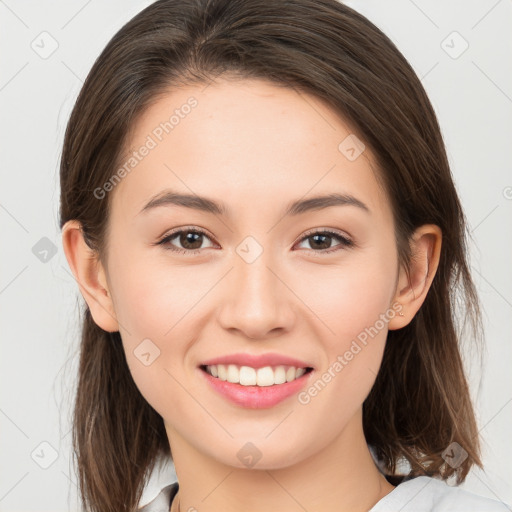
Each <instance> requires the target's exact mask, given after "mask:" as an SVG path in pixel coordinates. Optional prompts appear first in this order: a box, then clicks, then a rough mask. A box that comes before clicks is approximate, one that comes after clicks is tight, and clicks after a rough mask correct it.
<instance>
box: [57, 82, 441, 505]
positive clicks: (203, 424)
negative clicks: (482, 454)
mask: <svg viewBox="0 0 512 512" xmlns="http://www.w3.org/2000/svg"><path fill="white" fill-rule="evenodd" d="M191 96H194V98H196V99H197V101H198V105H197V107H195V108H194V109H193V110H192V111H191V113H190V114H189V115H188V116H186V117H184V118H183V119H180V122H179V124H178V125H176V126H175V127H174V129H173V130H172V132H171V133H169V134H168V135H166V136H165V137H164V138H163V140H162V141H161V142H160V143H159V144H158V146H157V147H156V148H154V149H152V150H151V151H150V153H149V154H148V156H146V157H145V158H144V159H143V160H142V161H141V162H140V163H139V164H138V165H137V167H136V168H135V169H134V170H133V171H132V172H131V173H129V174H128V175H127V176H126V177H125V178H124V179H123V180H122V181H121V182H120V183H119V184H118V185H117V186H116V187H115V189H114V190H113V191H112V192H110V194H112V196H111V198H110V199H111V200H112V205H111V206H112V209H111V218H110V224H109V232H108V239H109V250H108V255H107V261H106V263H105V265H102V264H101V262H99V260H98V259H97V258H96V255H95V253H93V252H92V251H91V250H90V249H89V248H88V247H87V246H86V245H85V243H84V241H83V237H82V233H81V231H80V230H79V227H80V226H79V224H78V223H77V222H76V221H70V222H68V223H67V224H66V225H65V226H64V228H63V245H64V250H65V254H66V257H67V259H68V262H69V265H70V268H71V269H72V271H73V274H74V276H75V278H76V279H77V281H78V283H79V286H80V290H81V293H82V295H83V296H84V298H85V300H86V301H87V303H88V305H89V308H90V310H91V313H92V315H93V318H94V320H95V322H96V323H97V324H98V325H99V326H100V327H101V328H103V329H104V330H106V331H111V332H112V331H117V330H119V331H120V333H121V337H122V342H123V346H124V349H125V353H126V357H127V361H128V365H129V367H130V371H131V373H132V375H133V379H134V381H135V383H136V385H137V386H138V388H139V389H140V391H141V393H142V394H143V396H144V397H145V398H146V400H147V401H148V402H149V403H150V404H151V406H152V407H154V408H155V410H156V411H157V412H158V413H159V414H160V415H161V416H162V418H163V419H164V423H165V428H166V431H167V434H168V438H169V443H170V446H171V450H172V453H173V457H174V462H175V466H176V471H177V475H178V479H179V482H180V490H179V502H180V509H181V510H182V511H185V510H189V508H190V507H195V508H196V509H197V510H201V512H203V511H205V512H206V511H226V512H228V511H235V510H236V511H239V510H245V511H248V512H251V511H261V510H280V511H283V512H287V511H290V512H291V511H294V512H295V511H303V510H304V509H306V510H310V511H312V510H322V511H325V512H329V511H334V510H336V511H338V512H339V511H340V510H344V511H363V510H364V511H367V510H369V509H370V508H371V507H372V506H373V505H375V503H377V502H378V501H379V500H380V499H381V498H383V497H384V496H385V495H386V494H388V493H389V492H391V491H392V490H393V488H394V487H393V486H392V485H390V484H389V483H388V482H387V481H386V480H385V478H384V477H383V476H382V474H381V473H380V472H379V471H378V469H377V467H376V466H375V464H374V462H373V459H372V457H371V454H370V452H369V450H368V446H367V444H366V442H365V439H364V434H363V427H362V403H363V401H364V399H365V398H366V396H367V395H368V393H369V392H370V390H371V388H372V386H373V383H374V381H375V377H376V374H377V372H378V369H379V366H380V363H381V360H382V355H383V351H384V347H385V342H386V335H387V332H388V329H400V328H401V327H403V326H404V325H406V324H408V323H409V322H410V321H411V319H412V318H413V317H414V315H415V314H416V312H417V311H418V309H419V308H420V306H421V304H422V303H423V301H424V299H425V296H426V294H427V292H428V289H429V287H430V285H431V283H432V279H433V277H434V274H435V272H436V269H437V265H438V262H439V252H440V247H441V232H440V230H439V228H438V227H437V226H434V225H424V226H422V227H420V228H419V229H418V230H417V231H416V233H415V234H414V237H413V239H412V240H411V245H412V247H413V253H414V255H415V257H414V259H413V261H412V266H411V268H410V275H409V278H408V276H407V274H406V272H405V271H404V269H401V268H399V265H398V259H397V257H398V256H397V249H396V243H395V238H394V221H393V216H392V213H391V207H390V202H389V199H388V198H387V196H386V194H385V192H384V191H383V190H382V189H381V188H380V186H379V184H378V181H377V179H376V177H375V171H374V170H372V166H373V168H375V160H374V158H373V156H372V155H371V153H370V151H369V149H366V150H365V151H364V152H363V153H362V155H361V156H360V157H359V158H357V159H356V160H354V161H350V160H349V159H347V158H346V156H345V155H344V154H343V153H342V152H340V151H339V149H338V145H339V144H340V142H341V141H343V140H344V139H345V137H347V135H349V134H351V133H353V130H352V129H351V128H350V127H349V126H348V125H347V124H346V123H345V122H344V121H343V120H342V119H340V118H339V117H338V116H337V115H336V114H335V113H334V112H333V111H332V109H330V108H329V106H328V105H326V104H324V103H323V102H322V101H321V100H320V99H318V98H315V97H313V96H310V95H306V94H304V93H300V94H299V93H298V92H297V91H295V90H293V89H288V88H283V87H278V86H275V85H272V84H270V83H267V82H264V81H260V80H243V81H234V80H232V81H229V80H226V79H223V80H217V81H216V82H215V83H213V84H211V85H209V86H208V87H206V88H205V86H204V85H201V86H188V87H183V88H180V89H179V90H173V91H171V92H169V93H168V94H166V95H164V96H163V97H161V98H160V99H158V101H156V103H154V104H153V105H152V106H151V107H150V108H149V109H148V110H147V111H146V112H145V114H144V115H143V116H142V117H141V118H140V119H139V120H138V122H137V124H136V126H134V130H133V132H132V134H131V138H130V141H129V144H128V145H127V148H128V149H130V150H133V149H136V148H139V147H140V146H141V145H142V144H143V143H144V141H145V140H146V138H147V136H148V134H151V133H152V130H154V128H155V127H156V126H158V125H159V123H161V122H162V121H163V120H165V119H168V118H169V115H170V114H171V113H172V111H173V110H174V109H176V108H179V107H180V105H183V104H185V103H186V101H187V99H189V98H190V97H191ZM164 189H173V190H175V191H178V192H182V193H193V194H196V195H199V196H207V197H209V198H212V199H214V200H216V201H219V202H224V203H225V205H226V208H229V210H230V211H231V216H221V215H215V214H212V213H207V212H202V211H198V210H193V209H190V208H186V207H182V206H164V207H160V208H155V209H153V210H149V211H146V212H144V213H139V212H140V211H141V209H142V208H143V206H144V205H145V204H146V203H147V202H148V201H149V200H150V199H151V198H152V197H153V196H155V195H156V194H158V193H160V192H161V191H162V190H164ZM333 192H339V193H347V194H351V195H353V196H355V197H356V198H357V199H359V200H360V201H362V202H363V203H365V204H366V205H367V206H368V208H369V210H370V212H369V213H367V212H365V211H364V210H362V209H360V208H357V207H355V206H347V205H345V206H333V207H329V208H325V209H321V210H316V211H308V212H306V213H303V214H301V215H297V216H294V217H292V216H288V217H283V214H284V210H285V207H286V206H287V205H288V203H289V202H291V201H293V200H297V199H304V198H309V197H312V196H314V195H323V194H329V193H333ZM179 227H184V228H187V227H188V228H190V227H198V228H203V229H204V230H206V231H207V232H208V233H209V235H211V236H209V238H208V237H204V238H203V239H202V240H203V242H202V245H201V241H199V242H198V243H197V245H196V247H200V250H199V252H198V253H195V254H190V253H189V254H188V255H187V254H179V253H175V252H172V251H171V250H166V249H165V248H164V247H163V246H162V245H155V244H156V242H158V241H159V240H160V239H161V238H163V236H164V235H165V234H168V233H169V232H170V231H171V230H172V229H174V228H179ZM316 228H318V231H322V229H326V228H330V229H331V230H334V231H336V232H339V233H340V234H341V235H343V236H345V237H348V238H350V239H351V240H353V242H354V244H355V245H354V246H352V247H345V246H343V245H339V244H340V242H339V241H338V240H337V239H336V238H332V239H330V240H329V239H328V240H327V242H326V245H325V246H324V247H327V249H318V248H316V247H318V245H317V246H315V245H314V240H311V238H310V237H309V238H308V237H305V236H304V234H305V233H306V232H307V231H308V230H311V229H316ZM247 236H251V237H253V238H254V239H255V240H256V241H257V243H258V244H259V246H260V247H261V248H262V250H263V252H262V253H261V255H260V256H259V257H258V258H257V259H256V260H255V261H253V262H251V263H248V262H247V261H245V260H244V259H243V258H242V257H240V256H239V254H238V253H237V252H236V249H237V247H238V246H239V244H240V243H241V242H242V241H243V240H244V239H245V237H247ZM172 243H173V244H174V246H175V247H178V248H183V247H184V246H183V245H180V239H179V237H178V238H174V239H173V240H172ZM182 243H183V239H182ZM185 243H186V240H185ZM167 244H168V245H171V242H168V243H167ZM329 244H330V245H329ZM187 247H190V245H189V246H187ZM321 247H322V246H321ZM332 249H337V250H335V251H333V252H330V253H328V254H323V255H322V254H320V253H321V251H322V250H323V251H324V253H325V251H327V250H332ZM189 251H190V249H189ZM397 303H400V304H401V305H402V308H403V309H402V312H403V316H398V315H395V316H394V317H393V318H392V319H391V320H390V321H389V323H388V324H387V325H385V327H384V328H382V329H381V330H380V331H379V333H378V335H376V336H375V337H373V338H372V339H371V341H370V342H369V343H368V344H367V345H366V346H364V348H363V349H362V350H361V351H360V352H359V353H358V354H357V355H356V356H354V358H353V359H352V360H351V361H350V362H348V364H347V365H346V366H345V367H344V368H343V370H342V371H341V372H338V373H336V376H335V377H334V378H332V380H331V381H330V382H329V383H328V385H326V386H325V388H324V389H322V390H321V391H320V392H319V393H318V394H317V395H316V396H315V397H314V398H313V399H311V401H310V402H309V403H308V404H306V405H303V404H301V403H299V401H298V399H297V395H295V396H292V397H290V398H288V399H286V400H285V401H284V402H281V403H280V404H278V405H276V406H274V407H271V408H267V409H246V408H243V407H240V406H237V405H234V404H232V403H231V402H228V401H227V400H226V399H224V398H223V397H221V396H220V395H218V394H217V393H216V392H214V391H212V390H211V389H210V388H209V386H207V384H206V382H205V380H204V379H203V378H200V377H201V375H200V374H198V372H200V370H198V365H199V364H201V362H202V361H205V360H207V359H210V358H213V357H218V356H221V355H226V354H231V353H234V352H246V353H250V354H262V353H266V352H276V353H279V354H284V355H287V356H291V357H295V358H298V359H301V360H304V361H307V362H309V363H311V364H312V366H314V368H315V370H314V372H312V374H310V376H309V377H308V379H309V381H308V384H307V386H306V387H305V388H304V389H307V387H308V386H310V385H311V384H313V383H314V381H315V380H317V379H318V378H320V377H321V375H322V374H323V373H324V372H326V371H328V368H329V367H330V366H331V365H332V364H333V362H334V361H336V359H337V357H338V355H343V354H344V353H345V352H346V350H348V349H349V347H350V345H351V342H352V341H353V340H354V339H356V337H357V336H358V334H360V333H361V332H362V331H364V329H365V328H367V327H369V326H372V325H374V324H375V322H376V320H377V319H378V318H379V315H380V314H382V313H385V312H386V311H388V310H390V308H392V306H393V304H395V305H396V304H397ZM146 338H149V339H150V340H151V341H152V342H153V343H154V344H155V345H156V346H157V347H158V348H159V350H160V355H159V357H158V358H156V359H155V360H154V362H153V363H152V364H151V365H149V366H145V365H144V364H142V363H141V361H140V360H139V359H138V358H137V357H136V356H135V355H134V353H133V351H134V350H135V349H136V347H137V346H138V345H139V344H140V343H141V341H142V340H143V339H146ZM247 442H251V443H253V444H254V445H255V446H256V447H257V449H258V450H259V452H261V459H260V460H259V461H258V462H257V464H256V465H255V466H254V467H253V468H252V469H250V468H248V467H246V466H244V464H243V463H242V462H241V461H240V460H239V459H238V457H237V453H238V452H239V450H240V449H241V448H242V447H243V446H244V445H245V444H246V443H247ZM176 502H177V500H175V504H176Z"/></svg>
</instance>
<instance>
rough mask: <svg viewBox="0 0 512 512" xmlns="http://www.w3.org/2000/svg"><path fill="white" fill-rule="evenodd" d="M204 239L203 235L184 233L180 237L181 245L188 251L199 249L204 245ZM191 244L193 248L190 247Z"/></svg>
mask: <svg viewBox="0 0 512 512" xmlns="http://www.w3.org/2000/svg"><path fill="white" fill-rule="evenodd" d="M202 237H203V235H202V233H194V232H191V231H184V232H183V233H181V235H180V244H181V245H182V246H183V247H184V248H186V249H199V248H200V247H201V244H202ZM198 242H199V243H198ZM190 244H191V245H192V247H190Z"/></svg>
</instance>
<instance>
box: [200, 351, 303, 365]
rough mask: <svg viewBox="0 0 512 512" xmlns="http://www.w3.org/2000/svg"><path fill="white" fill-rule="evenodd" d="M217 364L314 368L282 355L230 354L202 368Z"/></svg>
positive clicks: (209, 362) (211, 360)
mask: <svg viewBox="0 0 512 512" xmlns="http://www.w3.org/2000/svg"><path fill="white" fill-rule="evenodd" d="M217 364H236V365H237V366H250V367H251V368H263V367H264V366H294V367H295V368H313V366H312V365H311V364H309V363H307V362H305V361H300V360H299V359H295V358H294V357H288V356H285V355H282V354H275V353H268V354H259V355H251V354H229V355H225V356H220V357H215V358H213V359H208V361H204V362H203V363H201V365H200V366H212V365H217Z"/></svg>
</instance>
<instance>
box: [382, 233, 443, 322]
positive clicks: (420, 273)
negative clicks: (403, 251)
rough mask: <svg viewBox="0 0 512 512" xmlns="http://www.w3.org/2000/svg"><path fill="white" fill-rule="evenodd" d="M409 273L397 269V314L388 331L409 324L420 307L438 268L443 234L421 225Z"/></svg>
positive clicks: (412, 246)
mask: <svg viewBox="0 0 512 512" xmlns="http://www.w3.org/2000/svg"><path fill="white" fill-rule="evenodd" d="M410 244H411V261H410V265H409V271H407V270H406V269H404V268H401V269H400V273H399V277H398V282H397V287H396V293H395V296H394V299H393V303H399V304H401V306H402V307H401V310H400V312H401V313H403V316H402V315H396V316H395V317H394V318H392V319H391V320H390V321H389V324H388V328H389V329H390V330H393V329H400V328H402V327H404V326H405V325H407V324H409V323H410V322H411V320H412V319H413V318H414V316H415V315H416V313H417V312H418V310H419V309H420V307H421V305H422V304H423V302H424V300H425V298H426V296H427V293H428V291H429V289H430V286H431V284H432V281H433V280H434V276H435V274H436V271H437V267H438V266H439V259H440V256H441V244H442V232H441V229H440V228H439V226H436V225H435V224H424V225H423V226H420V227H419V228H417V229H416V231H415V232H414V234H413V236H412V238H411V242H410Z"/></svg>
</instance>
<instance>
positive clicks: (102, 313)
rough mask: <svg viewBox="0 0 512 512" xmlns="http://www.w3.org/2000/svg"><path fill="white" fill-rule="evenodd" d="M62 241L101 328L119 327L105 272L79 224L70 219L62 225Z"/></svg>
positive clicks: (84, 294)
mask: <svg viewBox="0 0 512 512" xmlns="http://www.w3.org/2000/svg"><path fill="white" fill-rule="evenodd" d="M62 245H63V248H64V253H65V255H66V259H67V260H68V264H69V267H70V268H71V271H72V272H73V275H74V277H75V279H76V282H77V283H78V286H79V287H80V292H81V293H82V296H83V298H84V299H85V301H86V302H87V304H88V306H89V309H90V311H91V315H92V317H93V319H94V322H95V323H96V324H97V325H98V326H99V327H101V328H102V329H103V330H104V331H108V332H115V331H118V330H119V326H118V323H117V319H116V315H115V311H114V305H113V302H112V297H111V294H110V291H109V288H108V284H107V278H106V272H105V270H104V268H103V265H102V264H101V262H100V260H99V257H98V253H97V251H94V250H93V249H91V248H90V247H89V246H88V245H87V243H86V242H85V240H84V237H83V232H82V229H81V225H80V223H79V222H78V221H76V220H70V221H68V222H66V224H64V226H63V228H62Z"/></svg>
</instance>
